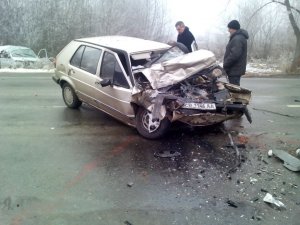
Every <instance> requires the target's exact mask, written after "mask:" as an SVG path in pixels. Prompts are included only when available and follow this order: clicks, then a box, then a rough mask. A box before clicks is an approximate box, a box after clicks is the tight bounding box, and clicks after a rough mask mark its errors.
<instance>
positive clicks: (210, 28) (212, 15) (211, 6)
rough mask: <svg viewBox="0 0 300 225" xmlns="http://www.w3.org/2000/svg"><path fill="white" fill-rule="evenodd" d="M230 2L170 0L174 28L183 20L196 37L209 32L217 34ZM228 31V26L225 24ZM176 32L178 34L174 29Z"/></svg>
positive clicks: (169, 5) (216, 0) (227, 0)
mask: <svg viewBox="0 0 300 225" xmlns="http://www.w3.org/2000/svg"><path fill="white" fill-rule="evenodd" d="M228 2H229V0H185V1H182V0H168V7H169V9H170V12H171V15H172V22H173V26H174V25H175V23H176V22H177V21H178V20H182V21H183V22H184V23H185V24H186V25H187V26H188V27H189V28H190V30H191V31H192V32H193V33H194V35H195V36H199V35H204V34H205V33H208V32H217V29H220V28H222V27H223V26H222V24H220V23H221V19H222V18H223V16H224V13H225V10H226V9H228V8H227V6H228ZM223 29H224V30H222V31H221V32H224V31H227V24H224V28H223ZM174 32H176V30H175V27H174Z"/></svg>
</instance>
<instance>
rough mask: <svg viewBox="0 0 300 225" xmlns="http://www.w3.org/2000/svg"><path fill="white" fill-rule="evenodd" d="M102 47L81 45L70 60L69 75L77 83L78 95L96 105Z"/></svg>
mask: <svg viewBox="0 0 300 225" xmlns="http://www.w3.org/2000/svg"><path fill="white" fill-rule="evenodd" d="M101 54H102V49H99V48H96V47H92V46H88V45H81V46H79V48H78V49H77V51H76V52H75V54H74V55H73V57H72V58H71V60H70V66H69V68H70V69H69V71H68V76H69V77H70V78H71V80H72V81H73V83H74V85H75V91H76V93H77V95H78V97H79V98H80V99H81V100H83V101H84V102H87V103H89V104H91V105H95V106H96V101H95V98H96V93H95V79H96V74H98V73H99V72H98V69H99V59H100V57H101Z"/></svg>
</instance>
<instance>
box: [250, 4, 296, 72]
mask: <svg viewBox="0 0 300 225" xmlns="http://www.w3.org/2000/svg"><path fill="white" fill-rule="evenodd" d="M273 3H276V4H279V5H282V6H284V7H285V8H286V10H287V15H288V18H289V21H290V24H291V27H292V29H293V32H294V35H295V37H296V46H295V50H294V57H293V60H292V63H291V67H290V72H296V71H297V69H298V67H300V28H299V22H298V23H297V20H296V16H295V15H294V13H296V14H298V17H299V15H300V10H299V9H297V8H296V7H294V6H291V4H290V0H284V1H283V2H282V1H277V0H272V1H269V2H267V3H265V4H264V5H262V6H261V7H259V8H258V9H257V10H256V11H255V12H254V13H253V14H252V16H251V17H250V19H249V23H248V24H250V23H251V22H252V19H253V18H254V16H256V15H257V14H258V13H259V11H261V10H262V9H264V8H265V7H266V6H268V5H270V4H273Z"/></svg>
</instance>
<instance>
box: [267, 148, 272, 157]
mask: <svg viewBox="0 0 300 225" xmlns="http://www.w3.org/2000/svg"><path fill="white" fill-rule="evenodd" d="M272 155H273V150H272V149H270V150H269V151H268V156H269V157H271V156H272Z"/></svg>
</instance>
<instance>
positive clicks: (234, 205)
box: [226, 199, 238, 208]
mask: <svg viewBox="0 0 300 225" xmlns="http://www.w3.org/2000/svg"><path fill="white" fill-rule="evenodd" d="M226 203H227V204H228V206H231V207H233V208H237V207H238V206H237V204H236V203H235V202H233V201H231V200H229V199H228V200H227V201H226Z"/></svg>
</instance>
